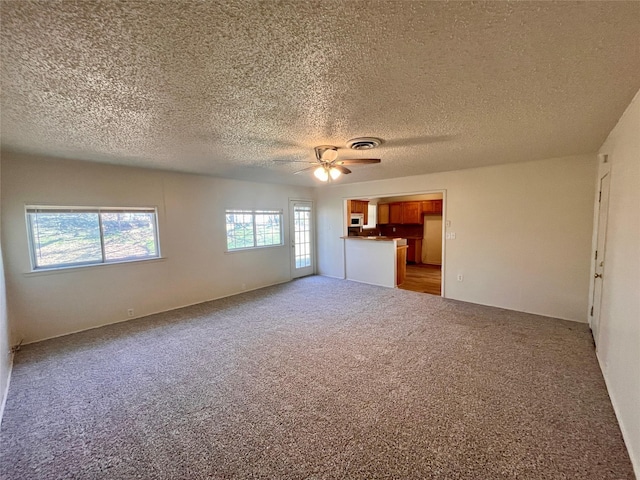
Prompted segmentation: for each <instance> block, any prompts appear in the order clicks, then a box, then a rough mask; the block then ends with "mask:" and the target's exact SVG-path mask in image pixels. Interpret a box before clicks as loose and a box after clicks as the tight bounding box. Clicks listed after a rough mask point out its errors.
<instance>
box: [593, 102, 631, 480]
mask: <svg viewBox="0 0 640 480" xmlns="http://www.w3.org/2000/svg"><path fill="white" fill-rule="evenodd" d="M600 152H601V153H603V154H608V155H609V161H610V164H611V184H610V194H609V220H608V223H607V234H606V235H607V236H606V239H607V243H606V253H605V255H606V256H605V265H604V274H603V291H602V306H601V311H600V334H599V339H598V345H597V355H598V359H599V361H600V366H601V368H602V372H603V374H604V377H605V379H606V381H607V387H608V389H609V396H610V397H611V401H612V403H613V406H614V408H615V410H616V414H617V415H618V421H619V422H620V427H621V429H622V433H623V435H624V438H625V441H626V443H627V448H628V449H629V454H630V456H631V460H632V462H633V464H634V468H635V472H636V475H637V476H638V477H639V478H640V373H638V372H640V92H638V94H636V97H635V99H634V100H633V101H632V102H631V104H630V105H629V107H628V108H627V110H626V112H625V113H624V115H623V116H622V117H621V119H620V121H619V122H618V125H616V127H615V128H614V129H613V131H612V132H611V134H610V135H609V137H608V138H607V140H606V141H605V143H604V145H603V146H602V149H601V150H600Z"/></svg>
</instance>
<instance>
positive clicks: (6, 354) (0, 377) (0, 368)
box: [0, 167, 11, 422]
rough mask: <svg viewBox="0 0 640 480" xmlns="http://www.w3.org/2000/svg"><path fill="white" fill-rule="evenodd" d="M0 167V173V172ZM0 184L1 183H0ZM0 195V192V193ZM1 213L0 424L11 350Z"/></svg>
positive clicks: (9, 371) (0, 214)
mask: <svg viewBox="0 0 640 480" xmlns="http://www.w3.org/2000/svg"><path fill="white" fill-rule="evenodd" d="M1 171H2V170H1V167H0V172H1ZM0 183H1V181H0ZM0 194H1V192H0ZM1 218H2V212H0V422H1V421H2V413H3V411H4V404H5V400H6V396H7V390H8V387H9V375H10V374H11V348H10V346H9V345H10V342H9V337H10V335H9V322H8V319H7V298H6V290H5V281H4V262H3V255H2V241H1V239H2V226H1V225H2V221H1Z"/></svg>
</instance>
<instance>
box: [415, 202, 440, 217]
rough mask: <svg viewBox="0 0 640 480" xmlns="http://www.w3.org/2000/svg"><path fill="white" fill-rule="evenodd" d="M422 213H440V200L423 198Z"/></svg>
mask: <svg viewBox="0 0 640 480" xmlns="http://www.w3.org/2000/svg"><path fill="white" fill-rule="evenodd" d="M420 203H421V204H422V213H426V214H429V215H442V200H423V201H422V202H420Z"/></svg>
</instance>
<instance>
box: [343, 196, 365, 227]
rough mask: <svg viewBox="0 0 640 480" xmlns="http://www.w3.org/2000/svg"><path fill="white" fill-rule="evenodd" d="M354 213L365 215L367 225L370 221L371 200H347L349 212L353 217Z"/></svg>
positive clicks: (349, 216) (349, 215)
mask: <svg viewBox="0 0 640 480" xmlns="http://www.w3.org/2000/svg"><path fill="white" fill-rule="evenodd" d="M352 213H360V214H362V215H364V223H365V225H366V224H367V223H369V200H349V201H347V214H348V218H351V214H352Z"/></svg>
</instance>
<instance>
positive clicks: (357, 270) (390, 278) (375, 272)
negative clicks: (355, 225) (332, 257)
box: [341, 236, 408, 288]
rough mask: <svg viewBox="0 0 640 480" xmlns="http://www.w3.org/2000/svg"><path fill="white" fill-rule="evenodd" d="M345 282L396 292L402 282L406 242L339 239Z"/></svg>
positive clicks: (351, 238)
mask: <svg viewBox="0 0 640 480" xmlns="http://www.w3.org/2000/svg"><path fill="white" fill-rule="evenodd" d="M341 238H342V239H343V241H344V257H345V278H346V279H347V280H353V281H355V282H362V283H369V284H372V285H380V286H382V287H390V288H395V287H396V286H397V285H400V284H402V283H403V282H404V278H405V275H406V263H407V248H408V246H407V240H406V239H404V238H394V237H383V236H377V237H341Z"/></svg>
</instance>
